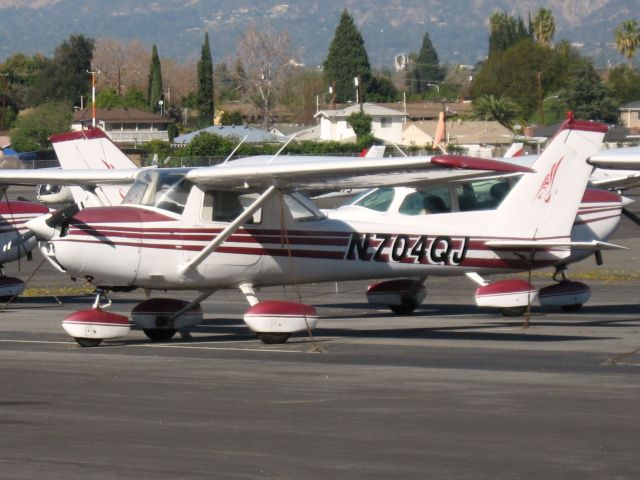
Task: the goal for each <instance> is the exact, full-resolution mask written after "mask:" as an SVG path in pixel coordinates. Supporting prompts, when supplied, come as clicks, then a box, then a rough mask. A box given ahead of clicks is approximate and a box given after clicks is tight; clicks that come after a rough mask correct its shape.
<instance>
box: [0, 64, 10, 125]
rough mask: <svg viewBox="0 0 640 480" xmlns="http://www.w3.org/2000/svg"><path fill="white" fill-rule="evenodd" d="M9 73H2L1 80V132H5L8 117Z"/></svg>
mask: <svg viewBox="0 0 640 480" xmlns="http://www.w3.org/2000/svg"><path fill="white" fill-rule="evenodd" d="M8 76H9V74H8V73H0V78H2V123H0V130H4V129H5V128H6V126H5V120H4V119H5V118H6V115H7V77H8Z"/></svg>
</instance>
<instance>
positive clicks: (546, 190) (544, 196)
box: [536, 157, 564, 203]
mask: <svg viewBox="0 0 640 480" xmlns="http://www.w3.org/2000/svg"><path fill="white" fill-rule="evenodd" d="M563 159H564V157H562V158H561V159H560V160H558V161H557V162H556V163H554V164H553V165H552V166H551V170H550V171H549V173H547V175H546V176H545V177H544V180H543V181H542V185H540V188H539V189H538V193H536V198H537V199H538V200H544V203H549V200H551V194H552V193H553V192H552V188H553V182H554V181H555V179H556V173H558V168H559V167H560V163H561V162H562V160H563Z"/></svg>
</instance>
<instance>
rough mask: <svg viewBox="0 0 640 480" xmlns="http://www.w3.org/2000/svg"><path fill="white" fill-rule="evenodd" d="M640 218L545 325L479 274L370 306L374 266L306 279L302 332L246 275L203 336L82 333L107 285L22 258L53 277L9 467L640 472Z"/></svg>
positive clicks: (41, 300)
mask: <svg viewBox="0 0 640 480" xmlns="http://www.w3.org/2000/svg"><path fill="white" fill-rule="evenodd" d="M635 228H636V227H635V226H633V225H632V224H630V223H628V222H625V223H623V227H622V228H621V229H620V231H619V233H618V235H617V236H616V238H614V239H612V241H618V242H619V243H621V244H625V245H627V246H629V247H630V250H629V251H626V252H611V253H607V254H605V260H608V263H607V264H605V265H604V266H603V267H598V268H601V269H604V270H600V271H604V272H605V273H600V274H591V272H592V271H595V272H598V270H597V268H596V267H595V266H594V263H593V261H591V260H587V261H585V262H583V264H581V265H579V266H577V268H575V271H576V272H578V273H579V272H582V273H585V274H588V275H591V276H592V277H593V280H591V281H589V282H588V283H590V285H591V286H592V289H593V296H592V299H591V301H590V302H589V303H588V304H587V305H586V306H585V307H584V308H583V310H582V311H581V312H579V313H563V312H561V311H559V310H555V309H551V308H541V307H534V308H533V311H532V315H531V318H530V325H529V327H528V328H525V327H524V324H523V319H521V318H516V319H514V318H509V319H505V318H503V317H500V316H499V315H498V314H497V313H496V312H495V311H494V310H492V309H480V308H477V307H475V306H474V305H473V291H474V288H475V287H474V286H473V285H472V284H470V282H469V281H468V280H466V279H462V278H445V279H439V278H431V279H429V280H428V281H427V288H428V291H429V296H428V297H427V300H426V301H425V304H424V305H422V306H421V307H420V308H419V309H418V310H417V311H416V313H415V314H414V315H413V316H410V317H398V316H394V315H393V314H391V313H390V312H388V311H387V310H385V309H377V308H375V307H370V306H368V305H367V304H366V299H365V295H364V292H365V288H366V283H363V282H353V283H341V284H319V285H305V286H302V287H301V295H302V297H303V300H304V301H305V302H306V303H311V304H313V305H315V306H316V308H317V309H318V313H319V315H320V322H319V325H318V328H317V329H316V330H315V331H314V337H313V339H310V338H308V337H307V336H306V335H304V334H302V335H298V336H295V337H293V338H292V339H291V340H290V341H289V342H288V343H287V344H284V345H264V344H262V343H261V342H259V341H258V340H257V339H256V338H255V336H254V335H252V334H251V333H250V332H249V331H248V329H247V328H246V327H245V326H244V323H243V322H242V313H243V312H244V310H245V309H246V308H247V304H246V301H245V300H244V298H243V297H242V296H241V295H240V293H238V292H235V291H229V292H219V293H216V294H215V295H214V296H213V297H212V298H211V299H209V300H208V301H206V302H205V303H204V305H203V307H204V310H205V312H206V313H205V320H204V322H203V324H202V325H199V326H198V327H195V328H194V329H192V330H191V332H190V335H189V337H190V338H183V337H180V336H177V337H176V338H175V339H174V340H172V341H169V342H166V343H152V342H150V341H148V340H147V339H146V337H145V336H144V334H143V333H142V332H140V331H132V333H131V335H130V336H129V337H128V338H127V339H125V340H122V341H110V342H105V343H104V345H103V346H101V347H98V348H81V347H79V346H78V345H77V344H76V343H75V342H74V341H73V340H72V339H70V338H69V337H68V336H67V335H66V334H65V333H64V331H63V330H62V328H61V326H60V322H61V320H62V319H63V318H64V316H65V315H67V314H69V313H71V312H73V311H75V310H79V309H83V308H88V307H89V306H90V305H91V303H92V301H93V298H92V296H90V295H78V294H77V293H73V292H76V291H79V289H78V285H76V284H75V283H73V282H71V281H70V280H68V279H67V278H66V277H64V276H62V275H61V274H59V273H57V272H55V271H53V269H52V268H51V267H49V266H48V265H47V264H44V265H42V266H40V267H39V264H40V263H41V259H42V257H41V256H40V255H39V253H36V254H35V255H34V260H33V261H32V262H28V263H27V262H21V263H20V264H19V265H18V264H17V263H14V264H11V265H8V266H7V267H8V268H7V273H8V274H9V275H16V276H20V277H21V278H23V279H28V280H29V284H28V285H29V287H30V288H31V289H33V290H35V291H40V292H41V293H40V295H39V296H36V297H22V298H19V299H17V300H16V301H14V302H12V303H11V304H9V305H7V306H5V307H4V308H2V310H3V311H2V312H0V479H34V478H47V479H68V480H74V479H83V480H84V479H87V478H90V479H115V478H118V479H120V478H132V479H134V478H135V479H213V478H215V479H219V478H220V479H227V478H229V479H254V478H255V479H264V478H268V479H320V478H322V479H325V478H330V479H342V478H344V479H358V478H363V479H364V478H367V479H377V478H381V479H388V478H394V479H395V478H398V479H425V478H429V479H470V478H473V479H501V478H504V479H513V478H522V479H530V478H536V479H540V478H544V479H602V478H607V479H636V478H639V477H640V465H639V463H638V456H639V452H640V450H639V447H638V445H639V444H640V421H639V419H640V402H639V399H640V303H639V301H638V300H639V299H638V294H637V288H636V283H637V280H635V278H633V276H630V277H629V278H625V277H624V275H622V273H624V272H630V273H634V272H635V271H636V270H637V268H636V267H637V265H638V262H637V260H639V259H638V256H639V255H640V242H639V240H638V238H640V236H638V235H637V234H636V232H635ZM36 269H37V271H36ZM609 273H610V274H611V275H609ZM583 281H584V280H583ZM534 283H536V284H537V285H538V286H543V285H545V284H548V283H549V281H548V280H547V279H546V278H542V277H536V278H535V279H534ZM49 293H59V294H60V295H59V296H58V297H53V296H49ZM162 295H165V294H162ZM170 296H176V295H173V294H172V295H170ZM177 296H178V297H179V298H187V299H190V298H193V296H194V295H193V294H190V293H180V294H178V295H177ZM260 297H261V298H262V299H269V298H279V299H282V298H287V299H292V300H295V299H297V298H298V293H297V291H296V289H295V288H286V289H284V288H273V289H267V290H264V291H262V292H261V293H260ZM145 298H146V297H145V294H144V292H141V291H135V292H131V293H127V294H116V295H113V299H114V305H113V307H112V310H113V311H115V312H117V313H123V314H128V313H129V312H130V310H131V309H132V308H133V306H134V305H135V304H136V303H137V302H139V301H142V300H144V299H145Z"/></svg>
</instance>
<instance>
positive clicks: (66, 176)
mask: <svg viewBox="0 0 640 480" xmlns="http://www.w3.org/2000/svg"><path fill="white" fill-rule="evenodd" d="M138 173H140V169H138V168H132V169H127V170H56V169H49V168H47V169H35V170H26V169H8V170H0V184H1V185H38V184H41V183H52V184H56V185H81V186H86V187H93V186H96V185H102V184H119V183H120V184H122V183H132V182H133V181H134V180H135V177H136V175H137V174H138Z"/></svg>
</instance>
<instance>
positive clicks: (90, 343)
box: [74, 337, 102, 347]
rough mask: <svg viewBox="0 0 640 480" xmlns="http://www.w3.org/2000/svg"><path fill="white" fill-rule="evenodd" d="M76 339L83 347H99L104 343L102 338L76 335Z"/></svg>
mask: <svg viewBox="0 0 640 480" xmlns="http://www.w3.org/2000/svg"><path fill="white" fill-rule="evenodd" d="M74 340H75V341H76V342H78V345H80V346H81V347H97V346H98V345H100V344H101V343H102V339H101V338H83V337H75V338H74Z"/></svg>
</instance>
